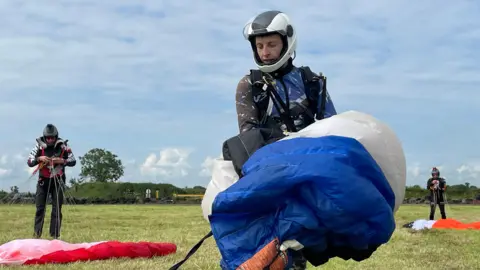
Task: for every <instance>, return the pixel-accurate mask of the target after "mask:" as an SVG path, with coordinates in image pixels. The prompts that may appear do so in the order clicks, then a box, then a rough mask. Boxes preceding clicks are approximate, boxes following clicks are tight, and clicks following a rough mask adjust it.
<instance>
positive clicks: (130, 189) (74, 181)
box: [0, 148, 480, 203]
mask: <svg viewBox="0 0 480 270" xmlns="http://www.w3.org/2000/svg"><path fill="white" fill-rule="evenodd" d="M79 161H80V165H81V171H80V174H79V176H78V177H73V178H70V180H69V181H68V183H67V188H66V190H65V195H66V197H67V199H68V198H70V199H71V200H78V201H75V203H122V202H145V201H147V202H148V201H171V200H184V201H194V202H197V203H198V202H199V201H200V200H201V199H199V198H201V197H191V198H190V197H185V198H182V199H179V198H177V197H176V196H175V194H180V195H181V194H197V195H202V194H204V193H205V187H201V186H195V187H183V188H180V187H177V186H174V185H171V184H165V183H128V182H118V180H119V179H120V178H121V177H122V176H123V175H124V169H125V167H124V165H123V163H122V160H121V159H119V158H118V156H117V155H116V154H114V153H112V152H111V151H108V150H106V149H100V148H93V149H91V150H89V151H88V152H87V153H85V155H83V156H80V157H79ZM147 190H150V193H149V194H150V196H149V195H148V194H147V193H146V191H147ZM15 194H20V190H19V188H18V187H17V186H13V187H11V188H10V191H0V200H1V199H2V198H4V199H3V201H4V202H5V198H9V199H8V200H11V198H12V196H14V195H15ZM447 194H448V196H449V198H450V199H477V200H479V199H480V189H479V188H477V187H476V186H472V185H470V183H464V184H459V185H451V186H447ZM428 195H429V192H428V190H427V189H426V186H425V187H422V186H419V185H414V186H409V187H406V193H405V198H406V199H409V198H425V197H426V196H428ZM23 196H25V197H33V196H34V194H31V193H24V194H23Z"/></svg>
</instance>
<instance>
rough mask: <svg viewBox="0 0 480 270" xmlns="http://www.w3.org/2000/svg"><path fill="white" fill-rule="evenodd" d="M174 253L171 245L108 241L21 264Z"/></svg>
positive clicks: (55, 252) (174, 249) (54, 253)
mask: <svg viewBox="0 0 480 270" xmlns="http://www.w3.org/2000/svg"><path fill="white" fill-rule="evenodd" d="M176 251H177V246H176V245H175V244H173V243H151V242H138V243H134V242H118V241H108V242H103V243H99V244H96V245H94V246H91V247H89V248H79V249H74V250H68V251H64V250H58V251H53V252H50V253H47V254H44V255H42V256H40V257H38V258H33V259H29V260H27V261H25V262H24V263H23V264H24V265H25V264H48V263H70V262H76V261H89V260H106V259H111V258H121V257H128V258H150V257H153V256H165V255H168V254H172V253H175V252H176Z"/></svg>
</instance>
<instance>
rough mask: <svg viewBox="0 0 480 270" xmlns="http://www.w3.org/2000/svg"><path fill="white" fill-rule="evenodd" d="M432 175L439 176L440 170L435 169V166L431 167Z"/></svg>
mask: <svg viewBox="0 0 480 270" xmlns="http://www.w3.org/2000/svg"><path fill="white" fill-rule="evenodd" d="M432 176H433V177H435V176H436V177H440V171H439V170H438V169H437V167H433V168H432Z"/></svg>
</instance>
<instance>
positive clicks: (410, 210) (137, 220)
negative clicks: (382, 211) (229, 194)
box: [0, 205, 480, 270]
mask: <svg viewBox="0 0 480 270" xmlns="http://www.w3.org/2000/svg"><path fill="white" fill-rule="evenodd" d="M34 210H35V209H34V206H33V205H11V206H9V205H2V206H0V216H1V223H0V241H1V242H2V243H4V242H7V241H10V240H13V239H19V238H30V237H31V236H32V230H33V229H32V227H33V215H34ZM47 211H48V212H47V218H46V220H45V227H44V234H46V235H48V227H47V224H49V219H50V215H49V211H50V207H49V208H48V209H47ZM428 211H429V209H428V205H403V206H402V207H401V208H400V210H399V212H398V213H397V226H398V228H397V230H396V232H395V233H394V236H393V238H392V239H391V241H390V242H389V243H388V244H386V245H384V246H382V247H381V248H380V249H379V250H378V251H377V252H375V253H374V254H373V256H372V257H371V258H370V259H368V260H366V261H364V262H360V263H358V262H354V261H344V260H342V259H333V260H331V261H330V262H329V263H328V264H325V265H323V266H320V267H318V268H319V269H409V270H413V269H427V267H432V268H434V269H437V270H438V269H449V270H452V269H480V259H479V257H478V256H479V255H478V254H479V253H480V244H479V243H480V232H475V231H452V230H450V231H446V230H443V231H440V230H438V231H435V230H432V231H426V232H417V233H412V232H410V231H409V230H407V229H403V228H401V226H402V225H403V224H405V223H407V222H410V221H413V220H416V219H419V218H426V217H427V216H428ZM437 211H438V209H437ZM63 213H64V223H63V228H62V237H61V239H62V240H64V241H67V242H90V241H100V240H120V241H140V240H145V241H168V242H174V243H176V244H177V245H178V251H177V254H175V255H169V256H166V257H159V258H153V259H135V260H131V259H126V260H123V259H121V260H112V261H95V262H88V263H74V264H70V265H47V266H45V265H43V266H33V267H29V268H33V269H59V270H60V269H99V270H102V269H115V268H120V269H122V270H133V269H168V268H169V267H170V266H172V265H173V264H174V263H176V262H178V261H179V260H181V259H183V257H184V256H185V254H186V253H187V252H188V251H189V250H190V248H191V247H192V246H193V245H194V244H196V243H197V242H198V241H199V240H200V239H201V238H202V237H203V236H204V235H205V234H206V233H207V232H208V231H209V226H208V224H207V222H206V221H205V220H204V219H203V218H202V216H201V209H200V206H199V205H195V206H176V205H175V206H173V205H107V206H103V205H102V206H98V205H97V206H91V205H88V206H83V205H82V206H80V205H65V206H64V210H63ZM438 215H439V213H438V212H437V216H438ZM447 215H448V216H449V217H452V218H456V219H459V220H461V221H467V222H471V221H478V220H480V208H479V207H476V206H461V205H450V206H449V207H447ZM45 232H47V233H45ZM219 259H220V256H219V253H218V251H217V249H216V247H215V244H214V240H213V239H208V240H207V241H206V242H205V243H204V244H203V245H202V247H201V248H200V249H199V250H198V251H197V253H196V254H195V255H193V257H191V258H190V259H189V260H188V261H187V262H186V263H185V264H184V266H183V267H182V269H219V266H218V262H219ZM309 269H313V267H310V268H309Z"/></svg>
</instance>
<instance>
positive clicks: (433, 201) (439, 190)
mask: <svg viewBox="0 0 480 270" xmlns="http://www.w3.org/2000/svg"><path fill="white" fill-rule="evenodd" d="M446 188H447V182H446V181H445V179H444V178H442V177H440V171H439V170H438V169H437V168H436V167H433V169H432V177H430V178H429V179H428V181H427V189H429V190H430V220H434V217H435V210H436V208H437V204H438V207H439V208H440V214H441V215H442V219H446V218H447V215H446V214H445V198H444V196H445V194H444V193H445V190H446Z"/></svg>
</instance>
